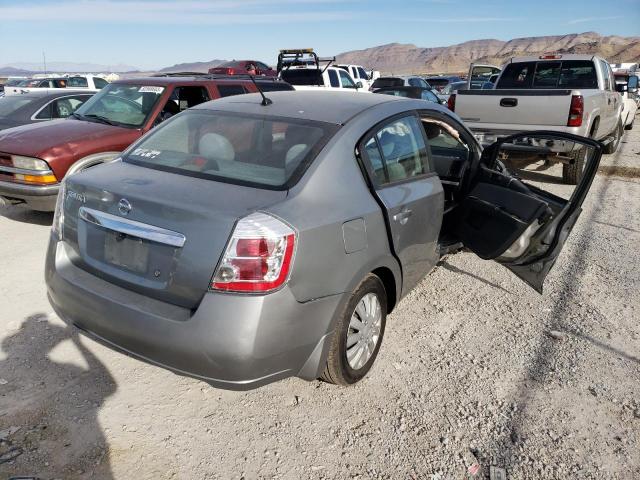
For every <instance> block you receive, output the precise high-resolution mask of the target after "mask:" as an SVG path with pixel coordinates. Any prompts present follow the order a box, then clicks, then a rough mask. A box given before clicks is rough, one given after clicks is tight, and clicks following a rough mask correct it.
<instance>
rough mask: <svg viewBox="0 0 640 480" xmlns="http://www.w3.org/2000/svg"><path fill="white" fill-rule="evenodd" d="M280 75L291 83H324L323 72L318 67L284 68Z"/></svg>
mask: <svg viewBox="0 0 640 480" xmlns="http://www.w3.org/2000/svg"><path fill="white" fill-rule="evenodd" d="M280 76H281V77H282V79H283V80H284V81H285V82H289V83H290V84H291V85H318V86H321V85H324V81H323V80H322V72H321V71H320V70H318V69H317V68H292V69H284V70H282V71H281V72H280Z"/></svg>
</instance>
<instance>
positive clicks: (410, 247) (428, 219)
mask: <svg viewBox="0 0 640 480" xmlns="http://www.w3.org/2000/svg"><path fill="white" fill-rule="evenodd" d="M378 197H379V198H380V200H381V201H382V203H383V204H384V206H385V208H386V216H387V220H388V224H389V230H390V232H391V237H392V241H393V248H394V251H395V253H396V255H397V256H398V258H399V260H400V263H401V265H402V292H403V294H405V293H407V292H408V291H409V290H411V289H412V288H413V287H414V286H415V285H416V284H417V283H418V282H419V281H420V280H421V279H422V277H424V276H425V275H426V274H427V273H428V272H429V271H430V270H431V269H432V268H433V267H434V266H435V264H436V263H437V262H438V248H437V244H438V234H439V233H440V226H441V223H442V212H443V209H444V192H443V191H442V186H441V184H440V181H439V180H438V178H437V177H436V176H430V177H427V178H422V179H419V180H414V181H409V182H406V183H402V184H399V185H391V186H388V187H386V188H382V189H380V190H379V191H378Z"/></svg>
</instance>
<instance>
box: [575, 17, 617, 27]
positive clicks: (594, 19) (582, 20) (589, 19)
mask: <svg viewBox="0 0 640 480" xmlns="http://www.w3.org/2000/svg"><path fill="white" fill-rule="evenodd" d="M620 18H624V17H623V16H622V15H616V16H615V17H586V18H576V19H574V20H569V21H568V22H567V24H568V25H575V24H576V23H587V22H599V21H602V20H619V19H620Z"/></svg>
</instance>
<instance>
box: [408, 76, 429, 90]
mask: <svg viewBox="0 0 640 480" xmlns="http://www.w3.org/2000/svg"><path fill="white" fill-rule="evenodd" d="M409 85H411V86H412V87H421V88H427V82H425V81H424V80H422V79H421V78H417V77H413V78H410V79H409Z"/></svg>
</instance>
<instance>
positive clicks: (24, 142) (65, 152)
mask: <svg viewBox="0 0 640 480" xmlns="http://www.w3.org/2000/svg"><path fill="white" fill-rule="evenodd" d="M141 135H142V130H139V129H129V128H122V127H115V126H112V125H105V124H102V123H96V122H87V121H82V120H72V119H68V120H63V119H61V120H52V121H48V122H42V123H34V124H31V125H23V126H21V127H15V128H9V129H7V130H3V131H0V152H3V153H10V154H14V155H24V156H27V157H36V158H41V159H43V160H46V161H47V163H49V165H50V166H51V168H52V169H53V170H54V172H55V173H56V176H57V177H58V178H62V176H64V174H65V173H66V171H67V169H68V168H69V167H70V166H71V165H72V164H73V163H74V162H75V161H77V160H79V159H81V158H83V157H86V156H87V155H91V154H94V153H100V152H121V151H122V150H124V149H125V148H127V147H128V146H129V145H131V144H132V143H133V142H134V141H135V140H136V139H138V138H139V137H140V136H141Z"/></svg>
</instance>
